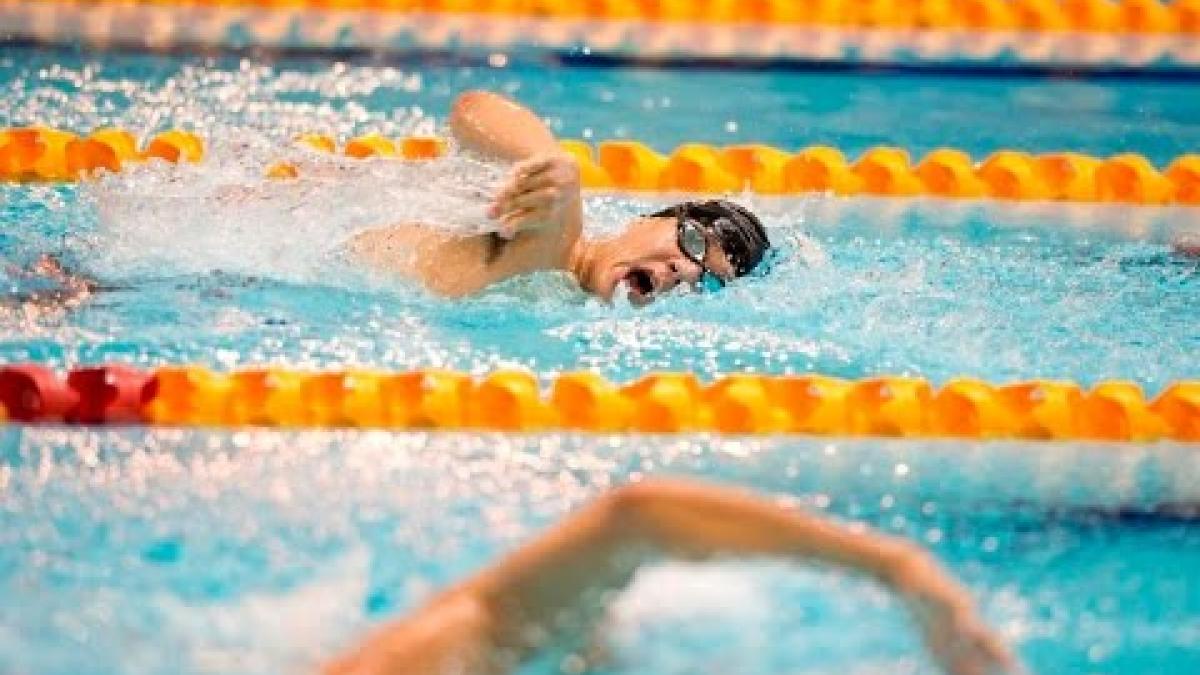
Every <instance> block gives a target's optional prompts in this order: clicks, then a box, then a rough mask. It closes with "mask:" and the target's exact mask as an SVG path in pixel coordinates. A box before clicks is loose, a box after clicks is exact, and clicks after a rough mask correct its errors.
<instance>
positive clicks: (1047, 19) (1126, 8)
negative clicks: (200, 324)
mask: <svg viewBox="0 0 1200 675" xmlns="http://www.w3.org/2000/svg"><path fill="white" fill-rule="evenodd" d="M60 1H61V0H60ZM110 2H112V3H113V4H116V0H110ZM141 2H143V3H145V4H148V5H154V6H159V7H162V6H168V5H172V4H174V5H180V6H185V5H187V6H190V5H194V4H196V1H195V0H141ZM72 4H73V3H72ZM101 4H102V3H101ZM125 4H128V3H127V0H125ZM200 4H202V5H203V4H235V5H244V6H250V7H258V8H262V9H277V10H289V11H313V10H319V11H340V10H348V11H371V12H381V13H421V14H434V15H437V14H442V15H456V14H483V15H488V16H492V17H511V18H523V17H536V18H539V19H553V20H559V21H578V20H608V21H644V22H665V23H675V22H688V23H696V22H700V23H708V24H747V23H749V24H761V25H775V26H797V25H811V26H838V27H851V28H880V29H911V28H922V29H933V30H939V29H941V30H945V29H951V30H953V29H972V30H977V31H1008V30H1012V29H1014V28H1021V29H1024V30H1032V31H1062V30H1068V29H1070V30H1078V31H1089V32H1110V33H1111V32H1119V33H1134V34H1136V33H1173V32H1195V31H1196V30H1197V29H1198V27H1197V18H1196V14H1197V11H1198V10H1197V7H1196V3H1195V2H1194V0H903V1H897V0H807V1H806V2H796V1H795V0H743V1H741V2H733V1H732V0H701V1H696V2H691V1H688V0H587V1H586V2H562V1H557V0H533V1H530V2H524V1H523V2H510V1H506V0H448V1H442V0H387V1H381V0H286V1H281V0H240V1H239V2H230V3H221V2H217V3H207V2H201V3H200Z"/></svg>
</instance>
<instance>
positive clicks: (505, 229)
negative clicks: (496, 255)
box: [496, 209, 537, 239]
mask: <svg viewBox="0 0 1200 675" xmlns="http://www.w3.org/2000/svg"><path fill="white" fill-rule="evenodd" d="M536 220H537V218H536V212H535V211H534V210H533V209H520V210H517V211H512V212H510V213H507V214H505V215H504V216H502V217H501V218H500V229H499V230H496V234H497V235H499V236H500V238H501V239H512V238H514V237H516V236H517V233H518V232H520V231H521V230H523V229H526V228H527V227H528V226H529V223H530V222H532V221H536Z"/></svg>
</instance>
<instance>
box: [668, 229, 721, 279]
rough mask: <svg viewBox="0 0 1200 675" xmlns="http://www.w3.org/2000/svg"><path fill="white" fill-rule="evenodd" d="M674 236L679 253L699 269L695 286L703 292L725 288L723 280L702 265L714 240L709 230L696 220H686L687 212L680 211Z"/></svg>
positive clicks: (706, 266)
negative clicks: (698, 278) (698, 277)
mask: <svg viewBox="0 0 1200 675" xmlns="http://www.w3.org/2000/svg"><path fill="white" fill-rule="evenodd" d="M675 236H676V240H677V241H678V243H679V251H680V252H681V253H683V255H684V257H686V258H687V259H688V260H690V261H692V262H693V263H695V264H696V265H697V266H699V267H700V282H699V283H698V284H697V285H698V286H699V287H700V288H701V289H702V290H705V291H719V290H721V289H722V288H725V280H724V279H722V278H721V277H720V276H719V275H718V274H716V273H715V272H713V271H712V270H711V269H709V268H708V265H706V264H704V259H705V258H707V257H708V247H709V245H710V244H711V243H712V240H713V239H714V238H715V235H714V234H713V233H712V230H711V228H709V227H708V226H707V225H705V224H704V223H701V222H700V221H698V220H695V219H693V218H688V216H687V210H686V209H680V211H679V218H678V220H676V222H675Z"/></svg>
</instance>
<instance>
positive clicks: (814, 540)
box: [326, 480, 1019, 675]
mask: <svg viewBox="0 0 1200 675" xmlns="http://www.w3.org/2000/svg"><path fill="white" fill-rule="evenodd" d="M656 555H658V556H675V557H683V558H689V559H708V558H712V557H714V556H719V555H720V556H729V555H741V556H775V557H789V558H797V559H802V560H813V561H817V562H821V563H826V564H830V565H836V566H840V567H844V568H847V569H850V570H854V571H857V572H861V573H863V574H865V575H867V576H870V577H873V578H874V579H877V580H878V581H880V582H881V583H883V584H884V585H886V586H888V587H889V588H890V589H891V590H893V591H894V592H895V593H897V594H898V595H899V596H900V597H901V598H903V599H904V601H905V602H906V605H907V607H908V608H909V610H910V611H911V613H912V615H913V617H914V619H915V620H916V621H917V623H918V624H919V625H920V627H921V630H922V632H923V635H924V638H925V643H926V646H927V647H928V648H929V650H930V652H931V653H932V655H933V656H934V658H935V659H936V660H937V662H938V663H939V664H940V665H941V667H942V668H943V669H944V670H945V671H946V672H947V673H952V674H954V675H968V674H972V675H973V674H976V673H978V674H980V675H982V674H984V673H1001V672H1019V667H1018V665H1017V663H1016V661H1015V659H1014V658H1013V656H1012V655H1011V654H1010V653H1009V651H1008V649H1007V648H1006V647H1005V645H1004V644H1003V642H1001V640H1000V639H999V638H998V637H997V636H995V635H994V634H993V633H992V632H991V631H989V630H988V628H987V627H986V626H985V625H984V624H983V623H982V622H981V620H980V618H979V617H978V615H977V613H976V611H975V608H974V605H973V604H972V601H971V598H970V596H969V594H968V593H967V591H966V589H964V588H963V587H962V586H961V585H959V584H958V583H957V582H956V581H954V579H952V578H951V577H950V576H949V575H948V574H947V573H946V572H945V571H943V570H942V569H941V568H940V567H939V566H938V564H937V563H936V562H935V560H934V559H933V558H932V557H931V556H930V555H929V554H928V553H926V552H924V551H923V550H921V549H920V548H918V547H916V546H914V545H912V544H910V543H908V542H906V541H904V540H901V539H898V538H894V537H889V536H885V535H881V534H876V533H872V532H869V531H863V530H860V529H855V528H849V527H845V526H841V525H838V524H835V523H833V522H830V521H828V520H825V519H823V518H819V517H816V516H813V515H809V514H806V513H804V512H803V511H800V510H798V509H795V508H792V507H790V506H784V505H781V504H778V503H776V502H773V501H769V500H767V499H763V498H761V497H758V496H755V495H752V494H748V493H744V492H741V491H739V490H734V489H729V488H722V487H715V486H710V485H705V484H702V483H693V482H687V481H677V480H647V481H643V482H641V483H637V484H631V485H628V486H625V487H621V488H617V489H616V490H613V491H611V492H609V493H608V494H606V495H604V496H602V497H600V498H599V499H598V500H596V501H595V502H593V503H592V504H590V505H589V506H586V507H584V508H583V509H582V510H580V511H578V512H577V513H575V514H573V515H570V516H568V517H567V518H566V519H565V520H563V521H562V522H560V523H558V524H557V525H555V526H553V527H552V528H551V529H550V530H549V531H547V532H545V533H543V534H542V535H541V536H539V537H537V538H536V539H534V540H533V541H532V542H530V543H528V544H526V545H525V546H523V547H521V548H520V549H518V550H517V551H515V552H513V553H511V554H509V555H508V556H506V557H504V558H503V559H501V560H500V561H499V562H497V563H495V564H493V565H491V566H490V567H488V568H486V569H484V570H483V571H481V572H479V573H477V574H476V575H474V576H473V577H471V578H469V579H467V580H466V581H464V582H462V583H460V584H458V585H456V586H454V587H452V588H450V589H448V590H446V591H444V592H442V593H441V594H440V595H438V596H436V597H434V598H433V599H432V600H431V601H430V602H428V603H426V604H425V605H424V606H423V607H422V608H420V609H418V610H417V611H416V612H415V613H413V614H412V615H411V616H410V617H408V618H405V619H402V620H400V621H397V622H395V623H393V624H390V625H387V626H385V627H383V628H382V629H381V630H379V631H378V633H376V634H375V635H374V636H373V637H371V638H369V639H368V640H367V641H366V642H365V643H364V644H362V645H361V646H360V647H359V648H358V649H356V650H355V651H353V652H352V653H350V654H347V655H346V656H344V657H343V658H341V659H339V660H337V661H336V662H334V663H332V664H329V665H328V666H327V668H326V672H327V673H328V674H329V675H385V674H390V673H395V674H396V675H401V674H402V675H449V674H451V673H453V674H454V675H473V674H477V673H502V672H508V671H510V670H512V669H513V668H514V667H516V666H517V665H519V664H520V663H521V662H523V661H526V660H528V659H529V658H531V657H532V656H534V655H535V652H536V651H537V650H538V649H539V648H540V647H542V646H545V645H546V643H547V642H549V640H548V639H547V638H549V637H551V636H553V635H554V634H555V633H556V632H557V633H561V632H565V631H566V630H568V629H569V626H564V625H563V624H564V618H566V617H570V618H569V619H567V621H571V620H572V619H573V620H574V621H575V622H578V621H580V620H582V619H583V616H582V615H583V614H586V613H587V611H588V610H587V609H586V607H587V606H588V605H589V602H588V598H600V597H604V595H605V594H606V592H609V591H612V590H615V589H617V588H619V587H620V586H622V585H624V584H625V583H626V582H628V580H629V579H630V578H631V577H632V575H633V572H634V571H635V569H636V567H637V566H638V564H640V563H641V562H643V561H646V560H648V559H649V558H651V557H653V556H656ZM572 615H576V616H572Z"/></svg>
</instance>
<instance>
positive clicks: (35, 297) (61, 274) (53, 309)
mask: <svg viewBox="0 0 1200 675" xmlns="http://www.w3.org/2000/svg"><path fill="white" fill-rule="evenodd" d="M9 274H10V275H11V276H13V277H16V278H25V279H40V280H44V281H49V282H51V283H53V284H54V287H53V288H48V289H43V290H36V291H30V292H28V293H14V294H9V295H0V317H9V318H13V319H17V320H20V321H22V322H29V321H34V320H39V319H43V318H47V317H49V316H53V315H56V314H59V313H61V312H62V311H63V310H70V309H74V308H75V307H78V306H79V305H81V304H83V303H84V302H85V301H86V300H87V299H88V298H90V297H91V296H92V294H93V293H95V292H96V291H97V290H99V288H100V287H99V285H98V284H97V283H96V282H95V281H93V280H91V279H88V278H86V277H82V276H79V275H77V274H72V273H71V272H69V271H67V269H66V268H65V267H63V264H62V262H61V261H60V260H59V259H58V258H57V257H55V256H53V255H50V254H43V255H41V256H39V257H38V259H37V260H36V261H35V262H34V263H33V264H32V265H30V266H29V267H28V268H24V269H22V268H18V267H15V266H14V267H13V268H11V269H10V270H9Z"/></svg>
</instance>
